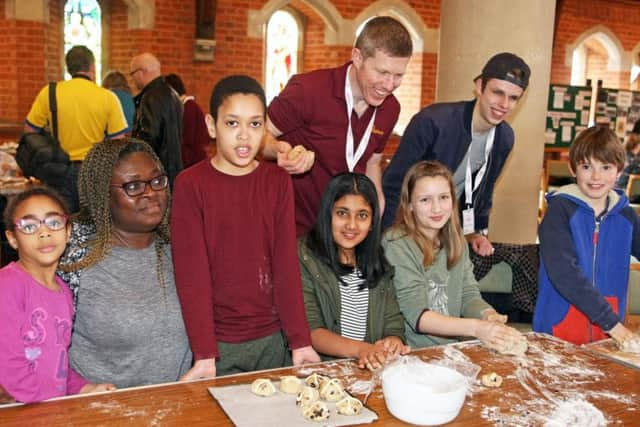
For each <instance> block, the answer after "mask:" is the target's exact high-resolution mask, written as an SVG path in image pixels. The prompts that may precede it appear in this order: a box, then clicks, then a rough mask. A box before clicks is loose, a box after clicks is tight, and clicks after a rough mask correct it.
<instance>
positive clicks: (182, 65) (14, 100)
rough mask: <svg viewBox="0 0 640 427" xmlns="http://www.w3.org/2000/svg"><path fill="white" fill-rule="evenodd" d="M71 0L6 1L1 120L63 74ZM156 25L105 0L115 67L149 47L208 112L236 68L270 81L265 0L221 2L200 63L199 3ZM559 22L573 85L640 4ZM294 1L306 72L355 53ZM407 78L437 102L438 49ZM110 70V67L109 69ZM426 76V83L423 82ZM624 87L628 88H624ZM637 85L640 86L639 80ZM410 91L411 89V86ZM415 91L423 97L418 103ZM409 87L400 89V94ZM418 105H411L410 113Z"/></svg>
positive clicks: (558, 75)
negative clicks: (574, 63)
mask: <svg viewBox="0 0 640 427" xmlns="http://www.w3.org/2000/svg"><path fill="white" fill-rule="evenodd" d="M63 1H64V0H51V1H50V2H49V7H50V11H49V16H50V22H49V23H48V24H42V23H36V22H30V21H23V20H19V21H16V20H8V19H6V17H5V16H4V9H5V7H4V6H5V0H0V48H1V49H2V50H1V51H2V52H3V55H4V57H5V61H3V62H4V65H3V67H2V68H1V69H0V121H10V122H21V121H22V120H23V118H24V116H25V115H26V113H27V112H28V109H29V107H30V104H31V102H32V100H33V98H34V96H35V95H36V93H37V91H38V90H39V89H40V88H41V87H42V86H43V85H44V84H45V83H46V82H47V81H48V80H50V79H57V78H61V77H62V72H63V69H62V66H61V64H62V42H61V37H62V27H61V12H62V5H63ZM155 3H156V16H155V28H153V29H144V30H141V29H129V28H128V22H127V19H128V12H127V6H126V4H125V2H124V0H110V1H108V2H106V3H104V5H105V7H104V10H103V13H104V14H105V16H106V17H107V19H106V21H105V22H109V23H110V28H108V29H106V31H105V32H106V33H107V34H108V36H107V37H108V40H107V42H106V44H105V47H106V49H107V52H106V53H105V55H106V56H107V58H108V68H110V69H119V70H121V71H124V72H128V71H129V61H130V59H131V57H132V56H133V55H135V54H137V53H140V52H143V51H151V52H153V53H155V54H156V55H157V56H158V58H159V59H160V61H161V62H162V64H163V72H165V73H170V72H175V73H178V74H180V75H181V76H182V78H183V80H184V81H185V83H186V85H187V89H188V91H189V92H190V93H192V94H195V95H196V97H197V99H198V101H199V102H200V104H202V106H203V107H204V109H205V110H206V109H207V108H206V105H207V104H208V98H209V94H210V91H211V88H212V87H213V85H214V84H215V83H216V82H217V81H218V80H219V79H220V78H221V77H223V76H225V75H227V74H230V73H244V74H249V75H251V76H253V77H255V78H257V79H258V80H259V81H262V79H263V75H262V74H263V53H262V52H263V49H264V46H263V41H262V40H261V39H254V38H249V37H248V36H247V24H246V23H247V14H248V11H249V10H250V9H251V10H256V11H257V10H260V9H261V8H262V7H263V6H264V5H265V3H266V0H218V2H217V3H218V11H217V15H216V16H217V18H216V41H217V46H216V48H215V60H214V61H213V62H212V63H206V62H194V61H193V43H194V38H195V37H194V34H195V24H194V16H195V2H193V1H180V0H157V1H156V2H155ZM332 3H333V4H334V5H335V7H336V9H337V10H338V11H339V13H340V14H341V15H342V16H343V17H344V18H346V19H353V18H355V17H356V16H358V15H359V14H360V13H361V12H362V11H363V10H364V9H366V8H367V7H368V6H369V5H370V4H371V2H370V1H369V0H332ZM406 3H407V4H408V5H409V6H410V7H412V8H413V9H414V10H415V12H416V13H417V15H418V16H420V17H421V18H422V20H423V22H424V23H425V24H426V25H427V26H428V27H429V28H438V27H439V20H440V16H439V15H440V0H410V1H406ZM558 3H559V5H560V10H559V18H558V21H559V25H558V28H557V32H556V37H555V40H554V48H553V59H552V70H551V75H552V82H555V83H569V82H570V76H571V73H570V69H569V68H568V67H567V66H566V65H565V64H564V58H565V50H566V46H567V45H568V44H571V43H574V42H575V40H576V39H577V37H578V36H579V35H580V34H581V33H583V32H584V31H586V30H588V29H589V28H592V27H594V26H596V25H604V26H606V27H607V28H609V30H611V32H612V33H613V34H615V35H616V37H617V38H618V39H619V40H620V42H621V44H622V45H623V49H625V50H628V51H630V50H631V49H633V48H634V47H635V46H636V44H637V43H638V42H639V41H640V2H637V3H636V2H630V1H624V0H563V1H559V2H558ZM290 6H291V7H292V8H294V9H295V10H297V11H298V12H300V14H301V15H302V16H304V19H305V21H306V33H305V35H304V56H303V60H302V64H301V65H302V68H303V70H306V71H308V70H312V69H316V68H324V67H330V66H336V65H338V64H341V63H343V62H344V61H346V60H347V59H348V58H349V56H350V47H349V46H331V47H329V48H327V47H326V46H325V45H324V22H323V21H322V19H321V18H320V16H319V15H318V14H317V13H316V12H315V11H314V10H313V9H312V8H311V7H310V6H309V5H308V3H307V2H304V1H303V0H292V1H291V2H290ZM412 63H413V64H420V63H421V64H420V65H418V67H417V69H413V68H411V69H410V70H409V74H408V75H407V78H406V79H405V84H406V87H405V89H404V93H408V92H409V93H412V94H413V96H414V98H413V99H414V102H413V104H412V106H411V108H412V109H413V108H416V107H415V106H424V105H426V104H429V103H431V102H433V100H434V97H435V81H436V65H437V55H436V54H433V53H424V54H422V58H414V60H412ZM104 71H107V70H106V68H105V70H104ZM607 79H608V80H607V81H611V82H612V83H611V84H612V85H614V84H615V81H616V80H617V81H618V82H619V83H618V84H619V85H621V86H622V85H623V83H624V82H628V72H623V73H618V76H617V79H616V76H607ZM418 82H419V84H418ZM623 87H624V86H623ZM635 87H637V85H636V86H635ZM407 91H408V92H407ZM416 92H417V93H418V94H419V97H420V99H419V100H418V101H416V98H415V96H416ZM402 93H403V92H402V91H401V92H400V94H402ZM411 113H413V111H405V113H404V114H406V115H407V114H408V115H411Z"/></svg>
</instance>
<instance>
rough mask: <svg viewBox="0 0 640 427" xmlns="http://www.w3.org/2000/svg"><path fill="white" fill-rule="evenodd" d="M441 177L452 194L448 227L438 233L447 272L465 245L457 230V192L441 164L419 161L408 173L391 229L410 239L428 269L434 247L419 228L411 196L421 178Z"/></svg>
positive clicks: (462, 236)
mask: <svg viewBox="0 0 640 427" xmlns="http://www.w3.org/2000/svg"><path fill="white" fill-rule="evenodd" d="M435 177H442V178H444V179H445V180H447V182H448V183H449V191H450V192H451V199H452V205H453V206H452V210H451V217H450V218H449V220H448V221H447V223H446V224H445V225H444V227H442V229H440V231H439V233H438V238H439V240H440V244H441V245H442V247H443V248H444V249H446V252H447V268H448V269H449V270H450V269H451V268H452V267H453V266H454V265H456V264H457V263H458V261H459V260H460V258H461V257H462V253H463V251H464V245H465V244H466V241H465V239H464V235H463V234H462V229H461V228H460V219H459V218H458V200H457V198H456V189H455V185H454V183H453V178H452V176H451V172H450V171H449V169H447V167H446V166H444V165H443V164H442V163H440V162H436V161H422V162H418V163H416V164H415V165H413V166H412V167H411V169H409V171H408V172H407V174H406V175H405V177H404V180H403V181H402V190H401V192H400V206H399V207H398V213H397V216H396V221H395V224H394V225H393V228H396V229H399V230H401V231H403V232H404V233H405V234H406V235H407V236H409V237H411V238H412V239H413V240H414V241H415V242H416V244H417V245H418V247H419V248H420V250H421V251H422V254H423V256H424V259H423V264H424V266H425V267H429V266H430V265H432V264H433V261H434V259H435V244H436V242H433V241H432V240H431V239H429V238H428V237H427V236H425V235H424V234H423V233H422V232H420V229H419V227H418V224H417V222H416V218H415V215H414V213H413V210H412V209H411V196H412V193H413V190H414V188H415V186H416V184H417V182H418V180H420V179H422V178H435Z"/></svg>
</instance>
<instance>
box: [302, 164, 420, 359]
mask: <svg viewBox="0 0 640 427" xmlns="http://www.w3.org/2000/svg"><path fill="white" fill-rule="evenodd" d="M380 220H381V218H380V207H379V203H378V197H377V193H376V189H375V186H374V185H373V182H371V180H369V178H367V177H366V176H365V175H361V174H354V173H344V174H341V175H338V176H336V177H335V178H333V179H332V180H331V182H330V183H329V185H328V186H327V188H326V190H325V192H324V194H323V197H322V201H321V203H320V211H319V214H318V222H317V223H316V226H315V228H314V229H313V230H312V231H311V232H310V233H309V235H307V236H304V237H302V238H301V239H300V240H299V242H298V257H299V261H300V270H301V272H302V285H303V293H304V303H305V308H306V312H307V322H308V324H309V329H310V330H311V342H312V345H313V347H314V349H315V350H316V351H317V352H318V353H320V354H321V355H324V356H325V358H326V357H327V356H328V357H353V358H356V359H357V360H358V365H359V366H360V367H361V368H365V367H366V368H368V369H372V370H373V369H377V368H379V367H381V366H382V365H383V364H384V363H385V362H387V361H389V360H391V359H393V358H395V357H396V356H398V355H400V354H406V353H408V352H409V350H410V349H409V347H408V346H405V345H404V343H403V340H404V324H403V319H402V314H401V313H400V308H399V307H398V302H397V300H396V295H395V291H394V289H393V284H392V276H393V268H392V267H391V266H390V265H389V263H388V262H387V261H386V259H385V258H384V254H383V250H382V247H381V246H380Z"/></svg>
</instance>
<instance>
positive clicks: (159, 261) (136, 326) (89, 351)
mask: <svg viewBox="0 0 640 427" xmlns="http://www.w3.org/2000/svg"><path fill="white" fill-rule="evenodd" d="M78 191H79V195H80V212H79V213H78V215H77V216H76V217H75V218H74V220H73V228H72V237H71V240H70V242H69V246H68V248H67V251H66V253H65V255H64V256H63V259H62V260H61V270H62V276H63V277H64V278H65V279H66V280H67V282H68V283H69V286H70V288H71V289H72V290H73V293H74V300H75V304H76V317H75V322H74V327H73V335H72V338H71V342H72V344H71V348H70V350H69V358H70V361H71V366H73V368H74V369H75V370H76V371H78V372H80V373H81V374H82V375H83V376H85V378H88V379H94V378H109V381H110V382H112V383H114V384H116V385H117V387H119V388H123V387H132V386H138V385H145V384H154V383H161V382H168V381H176V380H178V379H179V378H180V377H181V376H182V375H183V374H184V373H185V372H186V371H187V370H188V369H189V368H190V367H191V351H190V350H189V343H188V340H187V335H186V332H185V328H184V322H183V320H182V313H181V311H180V304H179V301H178V297H177V294H176V290H175V284H174V277H173V263H172V260H171V249H170V243H169V223H168V218H169V211H168V206H169V198H170V194H169V188H168V178H167V175H166V173H165V171H164V169H163V166H162V164H161V162H160V161H159V160H158V157H157V156H156V155H155V153H154V152H153V149H152V148H151V147H150V146H149V145H147V144H146V143H144V142H142V141H140V140H137V139H133V138H130V139H119V140H106V141H104V142H101V143H98V144H96V145H95V146H94V147H93V148H92V149H91V151H90V152H89V154H88V155H87V157H86V158H85V160H84V162H83V164H82V168H81V169H80V175H79V179H78Z"/></svg>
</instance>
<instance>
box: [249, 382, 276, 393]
mask: <svg viewBox="0 0 640 427" xmlns="http://www.w3.org/2000/svg"><path fill="white" fill-rule="evenodd" d="M251 392H252V393H253V394H257V395H258V396H264V397H267V396H271V395H273V394H274V393H275V392H276V386H274V385H273V383H272V382H271V381H270V380H268V379H266V378H258V379H257V380H255V381H254V382H252V383H251Z"/></svg>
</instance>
